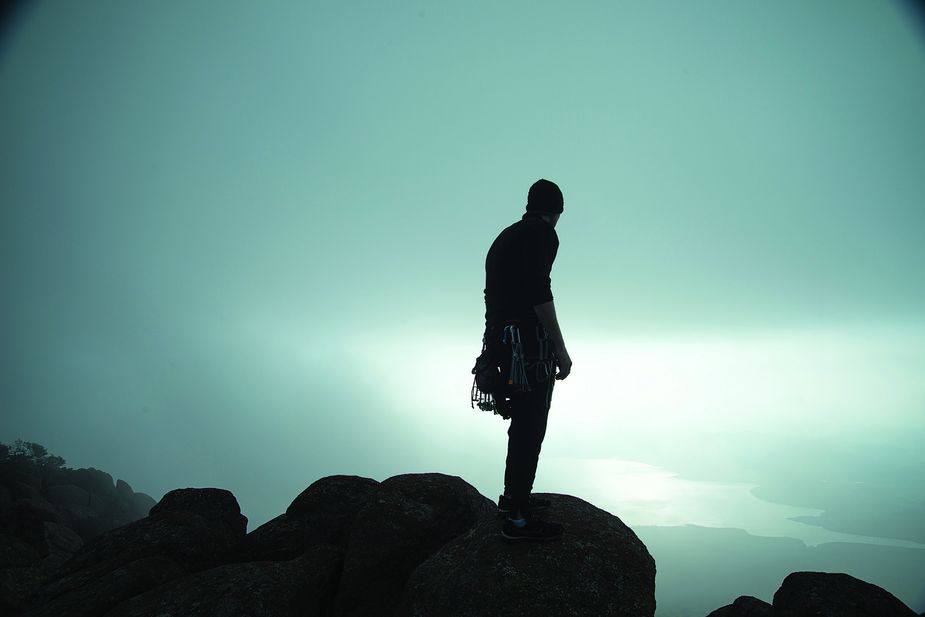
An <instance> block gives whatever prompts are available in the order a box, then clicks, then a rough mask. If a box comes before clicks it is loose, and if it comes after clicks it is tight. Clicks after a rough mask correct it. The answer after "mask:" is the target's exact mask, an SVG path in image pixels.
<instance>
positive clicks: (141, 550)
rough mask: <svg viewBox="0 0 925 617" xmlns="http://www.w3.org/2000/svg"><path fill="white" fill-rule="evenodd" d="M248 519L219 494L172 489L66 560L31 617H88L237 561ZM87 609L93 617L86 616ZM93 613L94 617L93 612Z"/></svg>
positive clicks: (234, 503) (38, 598)
mask: <svg viewBox="0 0 925 617" xmlns="http://www.w3.org/2000/svg"><path fill="white" fill-rule="evenodd" d="M246 527H247V519H246V518H245V517H244V516H242V515H241V511H240V508H239V506H238V502H237V500H236V499H235V498H234V495H232V494H231V493H230V492H229V491H226V490H222V489H212V488H206V489H178V490H175V491H171V492H170V493H167V495H165V496H164V498H163V499H162V500H161V501H160V503H158V504H157V506H156V507H154V508H152V509H151V515H150V516H148V517H147V518H144V519H141V520H138V521H135V522H134V523H130V524H128V525H125V526H123V527H119V528H117V529H113V530H111V531H107V532H106V533H103V534H101V535H99V536H98V537H96V538H95V539H93V540H92V541H91V542H89V543H87V544H86V545H85V546H83V547H82V548H80V549H79V550H78V551H77V552H76V554H75V555H74V557H73V558H71V559H70V560H68V561H66V562H65V563H64V564H63V565H62V566H61V567H60V568H59V569H58V571H57V572H56V573H55V576H54V577H52V578H51V579H50V580H49V581H48V582H47V583H46V584H45V585H43V587H42V589H41V590H40V592H39V593H38V594H37V596H36V598H35V602H34V604H35V605H36V607H39V606H40V607H41V609H39V608H36V609H35V610H34V611H33V612H32V613H29V614H34V615H45V614H48V615H52V614H55V612H56V611H57V614H67V615H93V614H101V612H100V611H101V610H102V609H103V608H107V609H108V608H111V607H112V606H114V605H115V604H116V603H117V602H119V601H121V600H124V599H127V598H129V597H131V596H133V595H136V594H138V593H141V592H142V591H145V590H147V589H150V588H151V587H154V586H156V585H160V584H162V583H164V582H166V581H169V580H172V579H173V578H176V577H178V576H181V575H183V574H186V573H187V572H190V571H198V570H203V569H207V568H211V567H215V566H217V565H221V564H223V563H226V562H228V561H231V560H232V558H233V557H234V556H235V555H237V554H238V552H239V551H240V548H241V544H242V542H243V540H244V534H245V530H246ZM91 609H92V610H91ZM94 611H95V612H94Z"/></svg>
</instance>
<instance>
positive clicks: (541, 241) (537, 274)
mask: <svg viewBox="0 0 925 617" xmlns="http://www.w3.org/2000/svg"><path fill="white" fill-rule="evenodd" d="M558 250H559V237H558V236H557V235H556V230H555V228H553V226H552V225H550V224H549V223H547V222H546V221H544V220H543V219H542V218H540V217H539V216H538V215H536V214H534V213H530V212H528V213H526V214H524V215H523V217H522V218H521V220H519V221H517V222H516V223H514V224H513V225H511V226H510V227H508V228H506V229H505V230H504V231H502V232H501V233H500V234H498V237H497V238H495V241H494V242H493V243H492V245H491V248H490V249H489V250H488V256H487V257H486V258H485V324H486V325H487V326H490V325H503V324H504V323H506V322H509V321H514V320H516V321H518V322H520V323H521V324H524V325H525V324H530V323H535V322H536V321H537V320H538V318H537V316H536V312H535V311H534V310H533V307H534V306H536V305H538V304H543V303H545V302H549V301H550V300H552V289H551V286H550V278H549V274H550V272H551V271H552V264H553V262H554V261H555V260H556V253H557V252H558Z"/></svg>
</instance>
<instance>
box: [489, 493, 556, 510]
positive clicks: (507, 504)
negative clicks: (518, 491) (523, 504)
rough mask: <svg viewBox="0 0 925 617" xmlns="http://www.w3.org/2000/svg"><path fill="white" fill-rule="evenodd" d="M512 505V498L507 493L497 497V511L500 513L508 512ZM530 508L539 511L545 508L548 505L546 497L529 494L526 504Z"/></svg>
mask: <svg viewBox="0 0 925 617" xmlns="http://www.w3.org/2000/svg"><path fill="white" fill-rule="evenodd" d="M513 507H514V500H513V499H511V498H510V497H508V496H507V495H501V496H499V497H498V512H499V513H501V514H510V512H511V509H512V508H513ZM527 507H528V508H529V509H530V512H539V511H540V510H545V509H546V508H548V507H549V500H548V499H540V498H539V497H534V496H533V495H530V501H529V503H528V505H527Z"/></svg>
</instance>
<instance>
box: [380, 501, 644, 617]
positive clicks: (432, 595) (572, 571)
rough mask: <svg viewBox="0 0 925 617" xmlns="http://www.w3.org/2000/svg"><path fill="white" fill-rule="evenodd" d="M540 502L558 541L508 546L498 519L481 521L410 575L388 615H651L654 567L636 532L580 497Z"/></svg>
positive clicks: (524, 616) (407, 616)
mask: <svg viewBox="0 0 925 617" xmlns="http://www.w3.org/2000/svg"><path fill="white" fill-rule="evenodd" d="M545 497H547V498H548V499H550V500H551V501H552V506H551V507H550V509H549V511H548V516H547V517H546V518H548V519H549V520H556V521H560V522H562V523H563V524H564V525H565V532H564V534H563V535H562V537H560V538H557V539H555V540H552V541H549V542H545V543H525V544H522V545H521V544H508V543H505V542H504V541H503V540H502V538H501V535H500V533H499V528H500V525H501V521H500V520H498V519H497V518H496V517H482V518H481V520H480V521H479V523H478V525H477V526H476V527H475V528H473V529H472V530H471V531H469V532H468V533H466V534H464V535H462V536H460V537H458V538H456V539H455V540H452V541H451V542H449V543H448V544H446V545H445V546H444V547H443V548H441V549H440V550H439V551H437V552H436V553H435V554H434V555H433V556H431V557H430V558H429V559H428V560H427V561H425V562H424V563H422V564H421V565H420V566H419V567H418V568H417V569H416V570H415V571H414V573H413V574H412V575H411V577H410V578H409V580H408V582H407V585H406V587H405V591H404V594H403V597H402V600H401V604H400V607H399V610H398V612H397V613H396V615H398V616H400V617H420V616H423V615H454V616H455V617H481V616H483V615H518V616H519V617H532V616H534V615H535V616H537V617H539V616H543V617H546V616H548V615H557V616H574V617H584V616H586V615H595V616H601V617H604V616H615V617H616V616H619V617H651V616H652V615H653V614H654V613H655V561H654V560H653V559H652V556H651V555H649V552H648V551H647V550H646V547H645V545H644V544H643V543H642V542H641V541H640V540H639V538H638V537H636V534H635V533H633V531H632V530H631V529H630V528H629V527H627V526H626V525H624V524H623V522H622V521H620V519H619V518H617V517H616V516H613V515H612V514H609V513H608V512H605V511H604V510H601V509H599V508H596V507H594V506H592V505H591V504H589V503H587V502H585V501H582V500H581V499H578V498H576V497H571V496H568V495H554V494H553V495H545Z"/></svg>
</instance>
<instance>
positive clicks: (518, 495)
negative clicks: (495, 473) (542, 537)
mask: <svg viewBox="0 0 925 617" xmlns="http://www.w3.org/2000/svg"><path fill="white" fill-rule="evenodd" d="M531 386H533V390H532V391H531V392H529V393H527V394H526V396H524V397H523V399H521V400H518V401H516V402H515V404H514V408H513V413H512V416H511V425H510V427H509V428H508V431H507V435H508V442H507V461H506V465H505V469H504V493H505V495H507V496H508V497H510V498H511V500H512V502H513V507H512V510H511V516H512V518H516V517H517V515H518V514H521V515H526V514H529V512H528V510H529V508H528V503H529V498H530V491H532V490H533V481H534V480H535V478H536V467H537V462H538V461H539V456H540V449H541V447H542V445H543V439H544V438H545V436H546V422H547V419H548V416H549V407H547V405H546V404H547V401H548V400H549V399H548V388H549V387H550V385H549V384H547V383H542V382H541V383H538V384H531ZM518 510H520V512H519V513H518Z"/></svg>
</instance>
